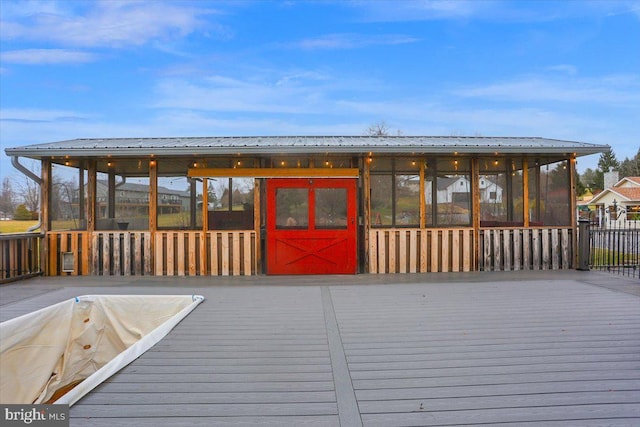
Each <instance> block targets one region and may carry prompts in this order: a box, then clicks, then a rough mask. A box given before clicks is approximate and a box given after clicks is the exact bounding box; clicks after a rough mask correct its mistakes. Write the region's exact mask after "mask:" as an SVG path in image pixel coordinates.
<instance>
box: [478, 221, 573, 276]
mask: <svg viewBox="0 0 640 427" xmlns="http://www.w3.org/2000/svg"><path fill="white" fill-rule="evenodd" d="M479 243H480V260H479V267H480V270H484V271H500V270H559V269H563V270H566V269H570V268H573V267H574V266H573V251H572V247H573V243H572V230H571V228H568V227H562V228H560V227H557V228H485V229H482V230H480V242H479Z"/></svg>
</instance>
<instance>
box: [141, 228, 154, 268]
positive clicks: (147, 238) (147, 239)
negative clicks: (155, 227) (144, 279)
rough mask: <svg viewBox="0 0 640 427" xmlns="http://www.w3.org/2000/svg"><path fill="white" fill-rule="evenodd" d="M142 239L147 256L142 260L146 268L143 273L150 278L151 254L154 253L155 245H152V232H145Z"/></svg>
mask: <svg viewBox="0 0 640 427" xmlns="http://www.w3.org/2000/svg"><path fill="white" fill-rule="evenodd" d="M142 238H143V243H144V254H145V256H143V258H142V260H143V262H144V266H143V267H142V268H143V271H144V273H143V274H144V275H145V276H150V275H151V266H152V261H153V260H152V258H151V254H152V251H153V245H152V241H151V233H150V232H148V231H147V232H145V233H142Z"/></svg>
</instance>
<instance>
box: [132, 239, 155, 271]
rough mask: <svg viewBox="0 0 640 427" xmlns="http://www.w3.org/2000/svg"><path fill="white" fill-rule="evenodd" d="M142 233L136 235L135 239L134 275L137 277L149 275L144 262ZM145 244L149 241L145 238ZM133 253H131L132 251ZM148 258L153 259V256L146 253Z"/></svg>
mask: <svg viewBox="0 0 640 427" xmlns="http://www.w3.org/2000/svg"><path fill="white" fill-rule="evenodd" d="M142 236H143V234H142V233H135V235H134V237H133V274H135V275H136V276H138V275H142V274H149V273H147V272H145V271H144V267H143V262H142ZM144 240H145V242H146V241H148V240H149V239H147V238H145V239H144ZM130 253H131V251H130ZM145 253H146V254H147V256H146V257H145V258H151V254H150V253H148V252H146V251H145Z"/></svg>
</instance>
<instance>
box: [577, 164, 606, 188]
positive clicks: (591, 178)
mask: <svg viewBox="0 0 640 427" xmlns="http://www.w3.org/2000/svg"><path fill="white" fill-rule="evenodd" d="M598 179H599V177H598V171H594V170H593V169H591V168H587V169H586V170H585V171H584V172H583V173H582V176H581V177H580V181H582V183H583V184H584V186H585V187H586V188H588V189H590V190H591V191H594V190H602V187H598V186H597V184H598Z"/></svg>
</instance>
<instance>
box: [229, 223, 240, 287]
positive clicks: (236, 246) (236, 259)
mask: <svg viewBox="0 0 640 427" xmlns="http://www.w3.org/2000/svg"><path fill="white" fill-rule="evenodd" d="M231 243H232V244H233V249H232V252H231V253H232V255H233V259H232V262H233V275H234V276H239V275H240V265H241V263H240V232H239V231H234V232H232V233H231Z"/></svg>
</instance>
